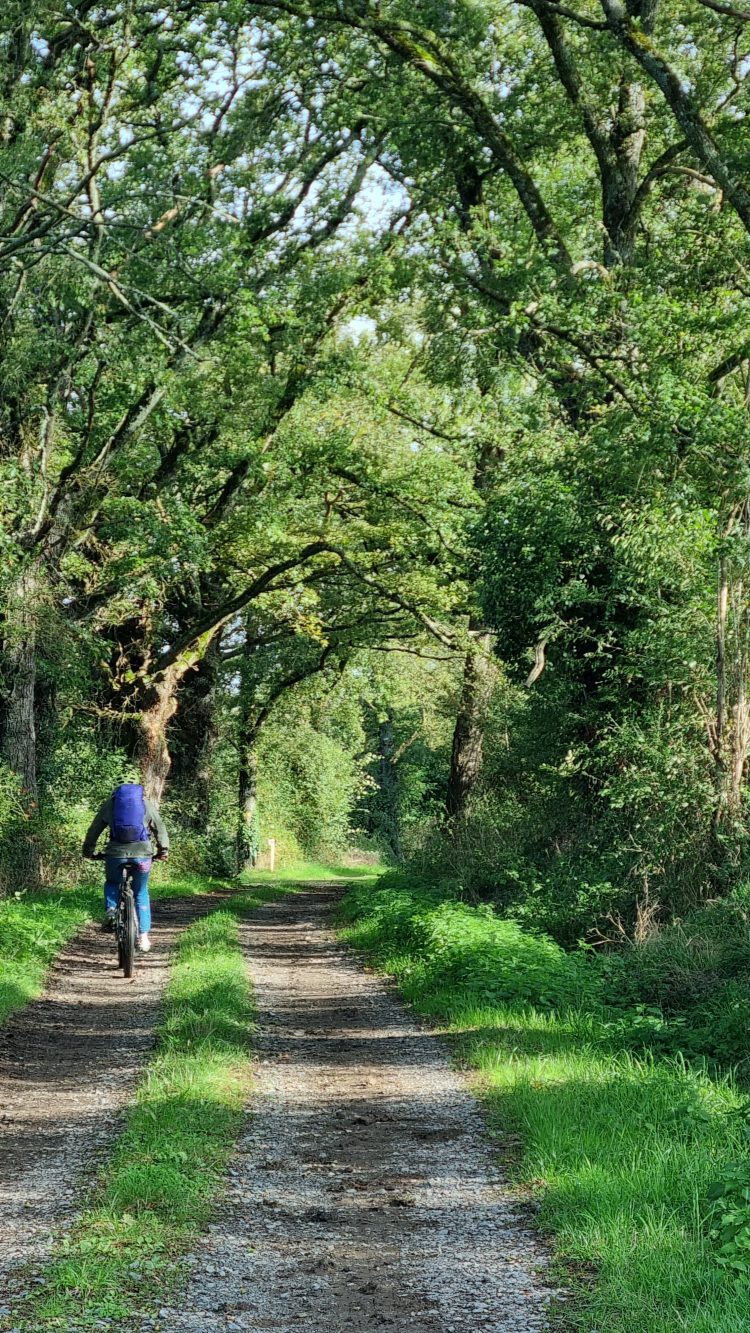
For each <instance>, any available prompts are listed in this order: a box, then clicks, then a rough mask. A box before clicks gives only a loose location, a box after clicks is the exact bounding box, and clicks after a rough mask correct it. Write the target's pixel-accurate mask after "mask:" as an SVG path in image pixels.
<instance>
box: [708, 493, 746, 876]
mask: <svg viewBox="0 0 750 1333" xmlns="http://www.w3.org/2000/svg"><path fill="white" fill-rule="evenodd" d="M739 535H741V536H742V537H743V538H744V540H743V542H742V545H741V552H740V566H739V569H738V570H735V569H733V564H734V561H733V559H732V558H731V557H730V556H728V555H727V554H726V552H722V553H721V555H720V558H719V567H718V590H717V599H716V716H715V720H714V723H713V727H712V728H711V729H710V732H711V740H712V746H711V748H712V752H713V758H714V783H715V793H716V794H715V800H714V813H713V818H712V828H713V832H714V836H715V838H716V841H717V853H718V856H719V860H720V862H724V863H726V862H727V860H729V861H736V860H737V857H738V853H739V848H738V847H737V846H735V843H736V838H737V836H738V835H739V834H740V833H741V829H740V819H741V816H742V788H743V783H744V779H745V770H746V767H747V759H748V751H749V750H750V701H749V700H748V696H747V671H748V660H749V658H750V605H748V596H747V592H748V589H747V580H746V579H745V578H744V577H743V575H744V564H745V559H746V553H747V548H748V545H749V544H750V500H748V501H746V502H745V503H743V504H742V505H741V506H738V507H737V508H736V509H735V510H734V511H733V512H732V514H731V516H730V518H729V522H728V524H727V525H726V528H725V529H724V533H723V538H724V539H726V538H728V537H730V536H735V537H736V536H739Z"/></svg>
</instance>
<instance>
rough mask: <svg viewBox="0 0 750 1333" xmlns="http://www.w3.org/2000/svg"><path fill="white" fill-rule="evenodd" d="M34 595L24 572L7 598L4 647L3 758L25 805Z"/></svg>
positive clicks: (32, 724)
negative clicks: (6, 685) (6, 686)
mask: <svg viewBox="0 0 750 1333" xmlns="http://www.w3.org/2000/svg"><path fill="white" fill-rule="evenodd" d="M35 592H36V577H35V575H34V574H33V573H32V572H30V571H27V572H26V573H24V574H22V575H21V577H20V578H19V579H18V581H17V583H16V585H15V587H14V588H13V590H12V592H11V595H10V598H9V602H8V614H7V620H8V626H9V633H8V637H7V639H6V643H5V657H6V662H7V671H8V675H9V677H10V679H11V681H12V685H11V690H10V695H9V696H8V700H7V703H6V706H5V720H4V726H3V755H4V757H5V759H6V760H7V761H8V763H9V765H10V767H11V768H12V770H13V772H14V773H16V774H17V775H18V777H19V778H20V779H21V784H22V787H23V794H24V798H25V802H26V804H27V805H30V804H31V802H32V801H36V797H37V761H36V652H37V642H36V619H35V608H34V595H35Z"/></svg>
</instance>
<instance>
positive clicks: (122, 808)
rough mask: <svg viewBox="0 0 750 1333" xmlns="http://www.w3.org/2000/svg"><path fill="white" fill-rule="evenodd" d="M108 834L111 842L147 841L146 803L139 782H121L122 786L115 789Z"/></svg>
mask: <svg viewBox="0 0 750 1333" xmlns="http://www.w3.org/2000/svg"><path fill="white" fill-rule="evenodd" d="M110 832H111V834H112V841H113V842H148V841H149V833H148V829H147V828H146V802H145V800H144V797H143V787H142V786H141V785H140V783H139V782H123V783H122V786H120V787H115V790H114V793H113V796H112V823H111V825H110Z"/></svg>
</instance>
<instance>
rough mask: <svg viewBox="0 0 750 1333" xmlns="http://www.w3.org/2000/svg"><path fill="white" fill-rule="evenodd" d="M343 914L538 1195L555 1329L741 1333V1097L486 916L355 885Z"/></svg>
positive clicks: (396, 879) (581, 972) (747, 1291)
mask: <svg viewBox="0 0 750 1333" xmlns="http://www.w3.org/2000/svg"><path fill="white" fill-rule="evenodd" d="M343 914H344V919H345V921H346V925H345V926H344V929H343V934H344V936H345V938H346V939H348V940H349V941H350V942H351V943H352V944H354V945H355V946H356V947H358V948H360V949H363V950H365V951H366V952H367V953H368V954H369V955H370V957H371V958H372V959H373V961H374V962H375V963H376V965H377V966H379V967H380V968H381V969H383V970H384V971H386V972H388V973H391V974H392V975H394V976H395V977H396V978H397V979H398V982H399V984H400V987H401V990H402V992H403V994H404V995H405V997H406V998H407V999H408V1000H409V1001H410V1002H411V1003H412V1004H413V1005H414V1006H415V1008H416V1009H417V1010H418V1011H419V1012H420V1013H422V1014H425V1015H427V1016H429V1017H430V1018H431V1019H433V1020H436V1021H438V1022H439V1023H441V1024H442V1025H444V1027H445V1028H446V1030H447V1031H448V1032H449V1033H450V1034H452V1036H453V1039H454V1041H455V1046H456V1052H457V1056H458V1059H459V1060H460V1061H461V1062H463V1063H464V1064H465V1065H466V1066H467V1067H468V1068H470V1069H472V1070H474V1071H476V1073H477V1074H478V1075H479V1087H480V1090H481V1094H482V1096H483V1098H484V1100H485V1102H486V1106H487V1109H488V1113H489V1117H490V1121H491V1124H492V1125H493V1127H494V1128H495V1129H496V1130H497V1132H498V1147H499V1149H500V1151H501V1152H505V1154H506V1155H507V1156H508V1157H509V1167H510V1170H511V1172H512V1174H513V1175H514V1177H515V1178H516V1179H519V1180H521V1181H523V1182H525V1183H526V1185H527V1186H528V1187H529V1188H531V1189H532V1190H533V1191H534V1192H535V1194H536V1195H537V1197H538V1200H539V1202H540V1205H541V1212H540V1215H539V1216H540V1223H541V1225H542V1227H543V1228H544V1229H545V1230H547V1231H548V1232H549V1233H550V1234H551V1236H552V1237H553V1244H554V1247H555V1250H556V1253H557V1255H558V1257H559V1260H560V1262H561V1264H562V1265H563V1269H564V1272H565V1274H566V1280H567V1282H568V1283H569V1285H570V1286H571V1288H572V1289H573V1291H574V1298H573V1300H572V1301H571V1302H570V1303H568V1305H567V1309H565V1311H564V1313H563V1314H561V1319H562V1321H563V1322H564V1324H565V1325H566V1326H567V1327H571V1328H576V1329H580V1330H585V1331H586V1333H599V1331H600V1330H602V1331H603V1330H604V1329H606V1330H608V1333H626V1331H627V1333H746V1330H747V1329H748V1328H750V1263H748V1262H747V1259H746V1257H745V1255H746V1253H747V1251H748V1248H750V1241H748V1238H747V1237H746V1236H745V1235H744V1232H743V1230H742V1227H744V1226H746V1225H747V1226H750V1202H749V1201H750V1188H748V1185H750V1180H748V1176H747V1166H746V1165H745V1164H746V1162H747V1100H746V1098H745V1096H744V1094H743V1093H742V1091H741V1090H740V1089H739V1088H738V1087H737V1086H736V1085H735V1084H734V1083H733V1080H732V1078H731V1076H730V1075H729V1074H727V1075H726V1076H724V1077H720V1076H715V1077H713V1078H712V1077H710V1076H709V1074H708V1073H707V1072H706V1070H705V1069H701V1068H699V1067H690V1066H689V1065H688V1064H687V1063H686V1062H685V1061H682V1060H681V1059H680V1058H679V1056H676V1055H673V1056H671V1057H670V1058H661V1059H657V1058H655V1057H654V1056H653V1055H651V1054H649V1053H644V1054H641V1055H639V1054H636V1053H634V1052H633V1051H632V1050H629V1049H626V1048H625V1046H624V1041H625V1037H624V1035H623V1034H624V1033H626V1032H627V1031H628V1026H627V1024H625V1025H623V1024H621V1023H620V1024H618V1023H616V1022H615V1023H614V1024H613V1023H612V1022H611V1021H610V1020H611V1013H610V1011H609V1010H608V1008H607V1006H606V1005H605V1004H604V1002H603V999H602V993H601V986H600V984H599V979H598V978H597V975H596V972H595V970H593V969H588V971H587V969H586V964H585V960H584V959H583V958H581V957H580V956H575V955H574V956H571V955H567V954H564V953H563V951H562V950H561V949H559V947H558V946H557V945H555V944H554V943H553V942H552V941H551V940H549V939H546V938H545V937H539V936H534V935H531V934H529V933H528V932H524V931H520V930H519V928H518V927H517V926H516V925H515V924H514V923H512V922H505V921H501V920H499V919H498V918H497V917H495V916H494V915H493V914H492V913H491V912H489V910H488V909H483V908H471V907H468V906H466V905H465V904H463V903H460V902H456V901H446V900H441V898H440V896H439V895H437V894H435V893H430V892H429V891H428V890H426V889H424V888H419V887H417V888H414V887H413V886H412V887H410V886H409V885H408V883H407V882H406V881H405V880H404V878H403V877H400V876H396V875H392V876H389V877H388V878H387V879H386V880H385V881H382V882H381V884H380V885H376V886H367V885H357V886H354V887H352V889H351V890H350V891H349V893H348V895H347V898H346V900H345V903H344V907H343ZM738 1162H739V1163H741V1164H742V1165H741V1166H740V1171H739V1174H740V1180H739V1185H738V1187H737V1188H736V1189H735V1191H734V1194H733V1196H732V1197H731V1198H730V1199H729V1200H728V1201H727V1202H726V1206H725V1207H722V1206H721V1204H720V1205H719V1207H721V1211H722V1215H723V1219H724V1222H725V1223H726V1222H727V1218H729V1219H730V1224H729V1225H728V1226H727V1227H726V1228H725V1230H724V1233H723V1235H721V1234H720V1235H718V1236H717V1235H716V1234H713V1235H712V1234H711V1229H710V1225H709V1220H710V1215H711V1211H712V1208H716V1207H717V1205H715V1204H712V1203H711V1201H710V1199H709V1192H710V1190H711V1186H712V1184H713V1182H715V1181H716V1180H717V1178H719V1179H722V1178H726V1179H729V1178H730V1174H729V1173H731V1168H732V1165H733V1164H735V1163H738ZM735 1205H736V1213H737V1216H736V1217H734V1220H732V1217H733V1214H732V1213H731V1209H732V1208H733V1207H735ZM738 1219H739V1220H738ZM738 1228H739V1229H738ZM732 1232H733V1233H734V1235H731V1234H730V1233H732ZM749 1234H750V1233H749ZM722 1242H724V1243H725V1244H726V1250H725V1251H724V1252H722V1251H721V1244H722ZM727 1265H734V1267H731V1266H727ZM592 1274H593V1275H595V1280H594V1281H593V1282H592V1281H591V1278H590V1275H592Z"/></svg>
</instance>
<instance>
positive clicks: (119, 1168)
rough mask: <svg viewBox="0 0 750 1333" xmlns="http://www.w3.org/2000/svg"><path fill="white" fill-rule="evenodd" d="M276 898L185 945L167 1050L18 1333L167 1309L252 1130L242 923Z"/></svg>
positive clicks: (229, 907) (205, 923) (242, 907)
mask: <svg viewBox="0 0 750 1333" xmlns="http://www.w3.org/2000/svg"><path fill="white" fill-rule="evenodd" d="M271 896H274V893H273V890H270V891H261V892H260V893H258V894H256V895H250V894H247V893H244V894H242V895H241V897H235V898H231V899H228V900H227V902H226V903H223V904H221V905H220V906H219V907H218V908H217V910H216V911H215V912H214V913H212V914H211V915H210V916H208V917H205V918H203V919H202V920H200V921H198V922H197V923H196V924H195V925H193V926H191V927H190V928H189V929H188V930H186V931H185V933H184V934H183V935H182V937H181V940H180V943H179V945H178V946H177V949H176V953H175V958H174V961H173V965H172V972H171V977H170V982H169V985H168V989H167V992H166V997H165V1010H164V1019H163V1024H162V1027H161V1029H160V1034H159V1037H160V1040H159V1046H158V1050H157V1053H156V1055H155V1057H154V1059H153V1062H152V1063H151V1065H150V1066H149V1068H148V1071H147V1073H146V1075H145V1077H144V1079H143V1081H142V1082H141V1084H140V1086H139V1089H138V1093H137V1096H136V1101H135V1105H134V1106H133V1108H132V1110H131V1113H130V1115H129V1117H128V1121H127V1124H126V1127H125V1130H124V1132H123V1133H122V1135H121V1136H120V1137H119V1139H118V1140H117V1144H116V1146H115V1149H114V1153H113V1156H112V1159H111V1161H110V1162H109V1164H108V1165H107V1166H106V1168H104V1170H103V1171H102V1174H101V1179H100V1181H99V1183H98V1184H97V1186H96V1188H95V1190H94V1193H93V1197H92V1200H91V1202H90V1205H89V1207H88V1208H87V1210H86V1211H85V1212H84V1214H83V1217H82V1218H81V1220H80V1222H79V1223H78V1224H77V1225H76V1227H75V1229H74V1230H73V1231H72V1233H71V1234H70V1236H69V1237H68V1238H67V1239H66V1240H65V1241H64V1242H62V1243H61V1244H60V1245H59V1246H58V1249H57V1251H56V1253H55V1255H54V1256H53V1260H52V1262H51V1263H50V1264H49V1266H48V1267H46V1268H45V1269H44V1270H43V1273H42V1277H43V1283H42V1284H40V1285H38V1286H37V1287H35V1289H34V1295H33V1297H32V1298H31V1300H30V1301H28V1302H27V1303H26V1304H25V1305H23V1306H22V1307H21V1308H19V1309H17V1310H16V1311H14V1322H15V1324H16V1326H17V1327H19V1328H23V1329H44V1330H47V1329H49V1330H51V1329H58V1328H64V1329H67V1328H68V1327H70V1326H71V1325H76V1326H77V1325H79V1324H80V1325H85V1326H89V1325H93V1324H94V1323H95V1321H96V1320H102V1319H113V1320H119V1319H123V1318H125V1317H127V1315H128V1314H129V1313H132V1311H133V1310H135V1309H142V1308H146V1307H149V1306H151V1305H153V1303H154V1302H157V1301H161V1302H162V1303H163V1301H164V1299H165V1290H168V1288H169V1283H170V1281H172V1282H173V1281H174V1280H175V1274H176V1272H177V1271H178V1260H179V1256H180V1255H181V1254H183V1253H184V1252H185V1251H186V1250H187V1249H188V1248H189V1246H190V1244H191V1242H192V1241H193V1240H194V1238H195V1236H196V1234H197V1233H198V1231H199V1230H200V1229H201V1227H202V1226H204V1225H205V1223H206V1221H207V1219H208V1216H209V1214H210V1211H211V1207H212V1203H213V1200H214V1199H215V1197H216V1193H217V1190H218V1188H219V1185H220V1182H221V1180H222V1177H223V1173H224V1170H225V1167H226V1164H227V1160H228V1158H229V1155H230V1153H231V1150H232V1146H233V1143H234V1141H235V1139H236V1136H237V1134H238V1132H239V1129H240V1127H241V1125H242V1123H243V1116H244V1105H245V1101H246V1099H247V1096H248V1092H249V1088H250V1062H249V1058H248V1055H249V1046H250V1041H251V1034H252V1029H253V1005H252V997H251V990H250V982H249V978H248V974H247V970H246V967H245V963H244V960H243V957H242V954H241V951H240V946H239V941H238V927H237V919H238V917H239V916H240V915H243V914H244V913H245V912H247V911H248V910H249V909H251V908H252V907H254V906H257V905H259V903H260V902H261V901H264V900H267V899H268V898H269V897H271Z"/></svg>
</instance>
